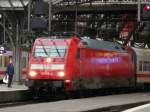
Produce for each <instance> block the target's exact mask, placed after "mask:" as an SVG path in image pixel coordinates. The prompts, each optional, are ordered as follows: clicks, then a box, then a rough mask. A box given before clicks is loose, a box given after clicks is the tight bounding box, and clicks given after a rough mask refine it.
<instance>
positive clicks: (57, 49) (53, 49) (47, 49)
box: [34, 45, 67, 57]
mask: <svg viewBox="0 0 150 112" xmlns="http://www.w3.org/2000/svg"><path fill="white" fill-rule="evenodd" d="M66 50H67V46H65V45H64V46H63V45H61V46H60V45H59V46H53V45H52V46H36V47H35V50H34V56H35V57H64V56H65V54H66Z"/></svg>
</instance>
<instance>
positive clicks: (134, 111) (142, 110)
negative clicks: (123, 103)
mask: <svg viewBox="0 0 150 112" xmlns="http://www.w3.org/2000/svg"><path fill="white" fill-rule="evenodd" d="M123 112H150V103H148V104H145V105H141V106H138V107H134V108H131V109H128V110H125V111H123Z"/></svg>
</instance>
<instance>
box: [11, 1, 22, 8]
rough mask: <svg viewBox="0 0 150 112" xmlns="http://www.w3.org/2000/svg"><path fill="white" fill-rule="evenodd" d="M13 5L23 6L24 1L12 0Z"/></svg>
mask: <svg viewBox="0 0 150 112" xmlns="http://www.w3.org/2000/svg"><path fill="white" fill-rule="evenodd" d="M11 2H12V5H13V6H14V7H23V5H22V3H21V2H20V0H11Z"/></svg>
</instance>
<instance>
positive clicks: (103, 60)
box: [92, 57, 122, 64]
mask: <svg viewBox="0 0 150 112" xmlns="http://www.w3.org/2000/svg"><path fill="white" fill-rule="evenodd" d="M121 61H122V59H121V58H120V57H102V58H93V59H92V62H93V63H101V64H112V63H120V62H121Z"/></svg>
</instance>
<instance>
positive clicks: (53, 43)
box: [51, 40, 61, 56]
mask: <svg viewBox="0 0 150 112" xmlns="http://www.w3.org/2000/svg"><path fill="white" fill-rule="evenodd" d="M51 41H53V40H51ZM53 44H54V46H55V48H56V51H57V53H58V55H59V56H61V55H60V53H59V50H58V49H57V45H56V43H55V42H54V41H53Z"/></svg>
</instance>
